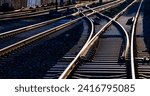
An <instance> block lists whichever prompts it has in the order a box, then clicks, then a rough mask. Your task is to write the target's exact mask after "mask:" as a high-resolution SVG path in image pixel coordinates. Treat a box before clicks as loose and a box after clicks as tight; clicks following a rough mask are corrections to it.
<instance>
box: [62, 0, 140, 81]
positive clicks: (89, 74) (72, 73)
mask: <svg viewBox="0 0 150 96" xmlns="http://www.w3.org/2000/svg"><path fill="white" fill-rule="evenodd" d="M139 5H140V1H136V0H135V1H134V2H133V3H131V4H130V5H129V6H128V7H126V8H125V9H124V10H123V11H122V12H120V13H119V14H117V15H116V16H115V17H114V18H113V19H112V20H111V21H110V22H109V23H107V24H106V25H105V27H103V28H102V30H101V31H99V32H98V33H97V34H96V35H95V36H94V37H93V38H92V39H91V40H90V41H89V43H88V44H87V45H86V46H85V47H84V48H83V50H81V51H82V52H80V53H81V54H79V55H80V59H78V60H77V59H76V61H73V62H72V63H71V64H70V65H69V67H68V68H67V69H66V70H65V71H64V73H63V74H62V75H61V76H60V77H59V78H60V79H62V78H94V79H106V78H107V79H112V78H113V79H116V78H126V79H127V78H133V79H134V75H135V72H133V69H134V66H132V64H131V63H130V61H129V56H130V54H128V53H130V52H129V43H130V42H129V31H128V30H127V29H126V27H125V26H128V25H126V24H123V23H126V22H121V23H122V25H123V26H122V25H121V24H120V23H119V22H118V21H120V19H121V18H122V17H124V18H125V16H126V19H125V20H127V18H130V17H132V16H135V15H136V10H138V8H139ZM130 10H131V11H130ZM133 10H134V11H133ZM125 11H126V13H125ZM123 13H125V15H124V14H123ZM122 14H123V15H122ZM121 15H122V16H121ZM119 16H121V17H120V18H119V19H118V17H119ZM129 16H130V17H129ZM116 19H118V21H114V20H116ZM111 23H112V25H111ZM109 26H110V27H109ZM128 27H129V28H130V30H132V25H130V26H128ZM106 29H107V30H106ZM105 30H106V31H105ZM109 30H110V31H109ZM126 30H127V31H126ZM116 43H117V44H116ZM89 46H90V47H89ZM87 50H88V51H89V52H88V51H87ZM132 72H133V73H132Z"/></svg>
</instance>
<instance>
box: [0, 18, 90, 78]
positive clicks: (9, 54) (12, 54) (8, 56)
mask: <svg viewBox="0 0 150 96" xmlns="http://www.w3.org/2000/svg"><path fill="white" fill-rule="evenodd" d="M82 18H85V17H80V18H77V19H75V20H72V21H71V22H68V23H65V24H62V25H59V26H57V27H54V28H52V29H49V30H46V31H44V32H43V31H41V33H38V34H35V35H30V36H29V37H28V38H26V39H24V38H23V39H22V40H21V41H19V42H18V41H16V43H14V44H11V45H10V44H8V45H9V46H7V47H4V48H2V49H1V50H0V54H1V60H0V61H1V64H4V65H3V66H5V67H6V69H7V67H8V66H7V65H9V64H10V61H11V60H12V59H14V58H16V56H18V55H19V54H21V53H22V52H21V51H19V50H24V48H25V49H26V50H29V49H30V46H34V45H33V44H31V43H33V42H35V41H40V40H39V39H41V38H46V37H48V36H49V34H52V33H53V32H56V31H60V30H62V29H63V28H66V27H68V26H70V25H73V24H75V23H76V22H77V21H80V20H81V19H82ZM90 22H91V21H90ZM46 24H47V23H46ZM91 26H92V25H91ZM31 29H32V28H31ZM8 33H9V32H8ZM16 34H17V35H16ZM21 34H22V33H21ZM23 34H24V33H23ZM23 34H22V35H23ZM56 34H57V33H56ZM13 36H15V37H13ZM17 36H19V37H20V36H21V35H20V33H15V34H12V35H11V37H10V38H12V37H13V38H16V37H17ZM23 36H25V35H23ZM65 36H67V37H68V35H67V34H66V35H65ZM87 36H88V35H86V36H85V37H87ZM90 36H91V35H90ZM6 37H9V36H6V35H5V36H4V37H3V36H2V41H3V40H4V39H5V38H6ZM52 37H53V36H52ZM83 37H84V34H83ZM85 37H84V38H85ZM11 40H13V39H11ZM81 41H82V44H84V41H83V40H82V39H81ZM29 44H30V46H29ZM34 44H35V43H34ZM73 44H74V43H73ZM80 44H81V43H80ZM27 45H28V46H27ZM35 46H36V44H35ZM77 46H78V47H80V49H81V48H82V47H81V46H79V44H77ZM29 53H30V52H29ZM31 53H32V52H31ZM23 54H25V53H23ZM76 54H77V53H76ZM30 55H31V54H30ZM15 60H16V59H15ZM12 61H13V60H12ZM17 61H19V60H17ZM13 63H14V62H13ZM5 64H6V65H5ZM23 65H24V64H23ZM24 66H25V65H24ZM1 67H2V66H1ZM8 68H11V66H9V67H8ZM16 70H18V69H16ZM3 71H5V68H4V70H3ZM3 71H1V72H2V73H3ZM6 74H7V72H6ZM5 76H6V77H5ZM5 76H4V77H1V78H7V75H5ZM8 77H9V76H8ZM10 77H11V76H10ZM14 78H15V77H14ZM20 78H21V77H20Z"/></svg>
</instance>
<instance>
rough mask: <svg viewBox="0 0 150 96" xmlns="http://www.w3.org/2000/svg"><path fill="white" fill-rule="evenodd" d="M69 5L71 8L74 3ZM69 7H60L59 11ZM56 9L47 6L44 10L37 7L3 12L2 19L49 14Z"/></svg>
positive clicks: (0, 16)
mask: <svg viewBox="0 0 150 96" xmlns="http://www.w3.org/2000/svg"><path fill="white" fill-rule="evenodd" d="M68 7H69V8H70V9H73V8H74V6H73V5H71V6H68ZM68 7H60V8H59V9H58V12H62V11H65V10H66V9H67V8H68ZM54 10H55V9H54V8H52V9H49V8H46V9H43V10H40V8H37V9H31V10H28V11H23V12H15V13H8V14H2V15H0V21H4V20H12V19H13V20H14V19H22V18H29V17H35V16H42V15H48V14H50V12H51V11H54Z"/></svg>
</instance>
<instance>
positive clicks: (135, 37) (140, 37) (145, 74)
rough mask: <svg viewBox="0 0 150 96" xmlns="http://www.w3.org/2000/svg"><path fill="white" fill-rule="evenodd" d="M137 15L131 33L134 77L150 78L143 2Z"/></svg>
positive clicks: (149, 60)
mask: <svg viewBox="0 0 150 96" xmlns="http://www.w3.org/2000/svg"><path fill="white" fill-rule="evenodd" d="M142 1H143V0H142ZM140 6H141V7H140V8H139V9H138V12H137V14H136V16H135V21H134V24H133V27H132V35H131V54H132V55H131V64H132V66H134V69H133V72H135V74H134V75H135V76H134V79H150V70H149V69H150V65H149V62H150V59H149V56H150V54H149V51H148V47H147V46H148V45H147V39H146V37H145V36H144V28H143V25H144V24H143V10H144V8H143V7H144V6H143V2H141V5H140Z"/></svg>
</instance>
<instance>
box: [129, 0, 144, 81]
mask: <svg viewBox="0 0 150 96" xmlns="http://www.w3.org/2000/svg"><path fill="white" fill-rule="evenodd" d="M142 3H143V0H141V3H140V5H139V8H138V11H137V13H136V16H135V19H134V22H133V26H132V31H131V33H132V34H131V50H130V51H131V68H132V78H133V79H136V74H135V56H134V42H135V41H134V40H135V31H136V30H135V29H136V24H137V21H138V17H139V14H140V10H141V6H142Z"/></svg>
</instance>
